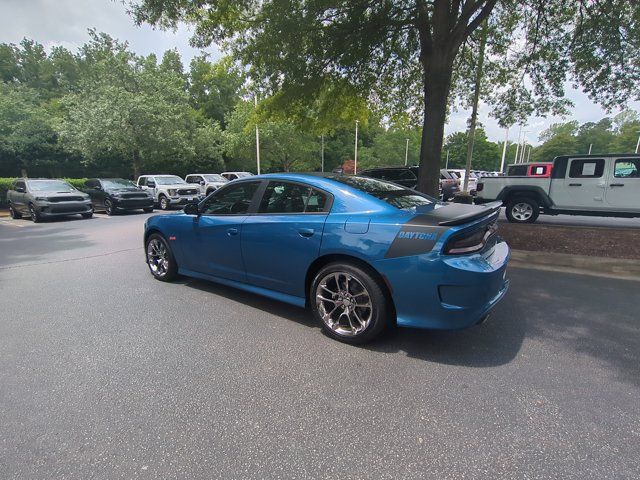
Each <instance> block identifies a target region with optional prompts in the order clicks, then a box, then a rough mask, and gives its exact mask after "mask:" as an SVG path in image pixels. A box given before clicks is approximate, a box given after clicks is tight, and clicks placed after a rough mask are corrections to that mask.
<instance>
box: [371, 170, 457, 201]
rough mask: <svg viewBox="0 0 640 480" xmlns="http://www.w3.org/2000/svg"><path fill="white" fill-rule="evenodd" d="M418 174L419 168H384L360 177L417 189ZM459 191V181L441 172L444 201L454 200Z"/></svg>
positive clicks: (443, 171) (441, 188)
mask: <svg viewBox="0 0 640 480" xmlns="http://www.w3.org/2000/svg"><path fill="white" fill-rule="evenodd" d="M418 172H419V167H382V168H370V169H368V170H363V171H362V172H359V175H362V176H363V177H370V178H378V179H380V180H388V181H389V182H393V183H397V184H398V185H402V186H404V187H408V188H413V189H415V188H416V187H417V186H418ZM459 190H460V187H459V186H458V181H457V180H456V179H454V178H453V177H452V176H451V174H450V173H449V172H447V171H446V170H445V169H442V170H440V194H441V195H442V198H443V200H449V199H451V198H453V195H454V194H455V193H456V192H458V191H459Z"/></svg>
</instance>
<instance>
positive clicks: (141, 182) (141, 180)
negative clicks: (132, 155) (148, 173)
mask: <svg viewBox="0 0 640 480" xmlns="http://www.w3.org/2000/svg"><path fill="white" fill-rule="evenodd" d="M146 184H147V177H140V178H139V179H138V185H146Z"/></svg>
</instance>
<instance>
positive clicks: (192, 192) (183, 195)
mask: <svg viewBox="0 0 640 480" xmlns="http://www.w3.org/2000/svg"><path fill="white" fill-rule="evenodd" d="M138 186H139V187H140V188H142V189H143V190H146V191H148V192H150V193H151V194H152V196H153V198H154V200H155V203H156V205H158V206H159V207H160V209H162V210H168V209H169V208H171V207H172V206H184V205H186V204H187V203H189V202H197V201H199V200H200V199H201V198H202V196H201V195H200V189H199V188H198V186H197V185H189V184H188V183H187V182H185V181H184V180H183V179H181V178H180V177H178V176H177V175H142V176H140V177H138Z"/></svg>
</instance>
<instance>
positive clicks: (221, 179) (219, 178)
mask: <svg viewBox="0 0 640 480" xmlns="http://www.w3.org/2000/svg"><path fill="white" fill-rule="evenodd" d="M203 177H204V179H205V180H206V181H207V182H228V181H229V180H227V179H226V178H224V177H223V176H222V175H218V174H217V173H212V174H210V175H203Z"/></svg>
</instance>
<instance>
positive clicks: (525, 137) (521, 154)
mask: <svg viewBox="0 0 640 480" xmlns="http://www.w3.org/2000/svg"><path fill="white" fill-rule="evenodd" d="M527 133H529V130H525V131H524V132H522V148H520V163H524V154H525V151H524V150H525V148H526V147H527Z"/></svg>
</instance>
